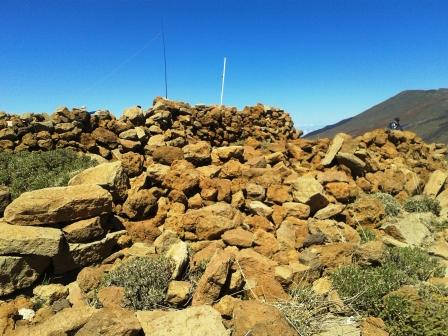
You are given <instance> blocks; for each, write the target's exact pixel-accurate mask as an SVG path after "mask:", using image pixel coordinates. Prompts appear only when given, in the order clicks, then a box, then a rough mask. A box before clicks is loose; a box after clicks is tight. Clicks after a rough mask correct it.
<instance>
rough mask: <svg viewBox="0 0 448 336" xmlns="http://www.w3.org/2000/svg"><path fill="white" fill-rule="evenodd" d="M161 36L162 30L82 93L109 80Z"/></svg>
mask: <svg viewBox="0 0 448 336" xmlns="http://www.w3.org/2000/svg"><path fill="white" fill-rule="evenodd" d="M159 36H160V32H158V33H157V34H155V35H154V37H153V38H151V39H150V40H149V41H148V42H147V43H146V44H145V45H144V46H143V47H142V48H140V49H138V50H137V51H136V52H134V53H133V54H131V55H130V56H129V57H128V58H126V59H124V60H123V61H122V62H121V63H119V64H118V65H117V66H116V67H115V68H113V69H112V70H111V71H109V72H108V73H107V74H106V75H104V76H103V77H101V78H100V79H98V80H97V81H95V82H94V83H93V84H92V85H90V86H89V87H87V88H86V89H84V90H83V91H82V92H81V94H82V95H84V94H86V93H88V92H90V91H91V90H93V89H94V88H96V87H97V86H98V85H100V84H102V83H103V82H105V81H106V80H108V79H109V78H110V77H112V76H113V75H114V74H115V73H117V72H118V71H120V70H121V68H123V67H124V66H125V65H126V64H128V63H129V62H130V61H132V60H133V59H134V58H135V57H137V56H138V55H140V54H141V53H142V52H143V51H144V50H145V49H146V48H148V47H149V46H150V45H151V44H152V42H153V41H155V40H156V39H158V38H159Z"/></svg>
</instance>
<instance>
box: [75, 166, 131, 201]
mask: <svg viewBox="0 0 448 336" xmlns="http://www.w3.org/2000/svg"><path fill="white" fill-rule="evenodd" d="M80 184H97V185H99V186H100V187H103V188H104V189H106V190H108V191H109V192H110V193H111V194H112V195H113V196H114V199H118V200H122V199H124V198H125V197H126V192H127V189H128V186H129V178H128V176H127V175H126V174H125V172H124V169H123V167H122V163H121V161H115V162H107V163H102V164H99V165H98V166H95V167H92V168H88V169H86V170H83V171H82V172H80V173H79V174H77V175H75V176H74V177H72V179H71V180H70V181H69V182H68V185H69V186H74V185H80Z"/></svg>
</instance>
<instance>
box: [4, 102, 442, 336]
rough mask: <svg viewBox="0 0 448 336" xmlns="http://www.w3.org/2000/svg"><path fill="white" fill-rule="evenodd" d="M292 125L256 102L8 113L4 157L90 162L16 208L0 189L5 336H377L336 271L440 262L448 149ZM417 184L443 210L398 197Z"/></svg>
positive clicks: (403, 136)
mask: <svg viewBox="0 0 448 336" xmlns="http://www.w3.org/2000/svg"><path fill="white" fill-rule="evenodd" d="M299 136H300V132H298V131H295V130H294V128H293V125H292V121H291V118H290V117H289V116H288V115H287V114H286V113H285V112H283V111H281V110H278V109H274V108H271V107H267V106H263V105H258V106H256V107H251V108H246V109H245V110H244V111H236V110H235V109H230V108H224V107H219V106H212V107H209V106H195V107H191V106H189V105H187V104H184V103H177V102H172V101H167V100H163V99H160V98H158V99H156V100H155V102H154V106H153V107H152V108H151V109H149V110H148V111H146V112H144V111H143V110H142V109H141V108H138V107H136V108H131V109H128V110H126V111H125V113H124V115H123V116H122V117H121V118H119V119H116V118H115V117H113V116H112V115H111V114H109V113H107V112H97V113H96V114H94V115H90V114H88V113H87V112H85V111H83V110H77V109H74V110H71V111H69V110H68V109H61V110H59V111H57V112H56V113H54V114H53V115H52V116H42V115H28V116H24V117H22V118H20V117H17V116H9V115H1V116H0V148H1V149H3V150H4V151H21V150H39V149H42V150H50V149H54V148H65V147H68V148H72V149H75V150H77V151H80V152H84V153H89V154H88V155H90V156H92V157H95V158H96V159H97V160H98V161H99V162H100V163H99V165H97V166H95V167H93V168H89V169H87V170H84V171H82V172H79V173H78V174H77V175H76V176H74V177H73V178H72V179H71V180H70V182H69V183H68V186H66V187H54V188H46V189H40V190H35V191H31V192H26V193H23V194H22V195H20V196H19V197H18V198H16V199H15V200H13V201H11V200H10V197H9V192H8V190H7V188H4V187H0V216H2V215H3V218H0V265H1V267H0V280H1V282H0V298H1V299H2V300H3V301H0V335H77V336H79V335H143V334H145V335H235V336H245V335H254V336H255V335H258V336H261V335H299V334H300V335H320V336H328V335H369V336H374V335H388V334H389V333H388V332H387V331H386V329H387V328H386V326H385V324H384V322H383V321H382V320H381V319H380V318H379V317H377V316H374V315H372V316H369V315H370V314H365V313H362V314H361V313H359V312H357V311H356V310H355V309H352V307H353V306H354V305H352V303H353V302H351V301H350V300H346V298H344V297H343V296H342V295H341V293H339V292H338V290H337V289H336V288H335V286H334V284H333V283H332V274H333V273H334V272H335V271H336V270H337V269H338V268H340V267H343V266H347V265H357V264H369V265H376V264H378V263H381V258H382V256H383V254H384V253H385V251H386V250H387V248H389V247H393V246H395V247H403V246H412V247H419V248H422V249H424V250H425V251H427V252H428V253H429V254H430V255H432V256H434V257H435V258H437V259H438V261H439V262H440V263H441V264H444V265H448V229H444V228H442V229H441V230H435V229H434V227H435V224H434V223H444V220H446V219H447V216H448V180H447V176H448V168H447V162H446V159H445V156H446V153H447V148H446V146H444V145H440V144H426V143H424V142H423V141H422V140H421V139H420V138H419V137H418V136H417V135H416V134H413V133H410V132H401V131H393V132H389V131H385V130H375V131H372V132H369V133H366V134H364V135H362V136H360V137H357V138H352V137H350V136H348V135H345V134H338V135H336V136H335V138H334V139H332V140H329V139H319V140H316V141H310V140H305V139H301V138H300V137H299ZM386 194H387V195H391V197H390V199H389V198H387V197H386V196H384V195H386ZM381 195H382V196H381ZM414 195H425V197H428V198H431V199H436V200H437V201H438V204H439V205H440V206H439V209H438V211H437V212H436V213H434V212H430V211H426V212H425V211H423V212H414V210H413V208H411V207H410V206H408V207H406V204H409V203H406V202H408V200H409V199H410V198H411V197H412V196H414ZM421 197H423V196H421ZM385 200H386V201H385ZM403 204H404V206H403ZM394 206H396V208H393V207H394ZM391 207H392V208H391ZM367 233H369V234H370V235H373V238H372V239H366V237H367ZM368 240H370V241H368ZM434 275H436V274H434ZM434 275H433V276H431V277H428V279H425V281H426V283H428V284H438V285H440V284H441V285H447V284H448V278H447V277H446V273H445V276H444V274H437V276H434ZM308 290H309V292H307V291H308ZM361 291H362V289H361V288H360V292H361ZM297 293H301V295H304V293H307V294H306V298H305V299H303V298H302V299H300V300H299V299H298V296H297ZM307 300H308V301H307ZM313 300H315V301H313ZM354 300H356V298H354ZM306 302H308V305H307V306H306V305H305V303H306ZM316 307H317V308H319V311H317V310H316ZM305 308H306V309H305ZM288 309H289V311H288ZM300 309H302V310H300ZM313 309H314V310H313ZM291 310H293V312H302V313H303V314H301V316H300V317H299V319H301V321H305V322H306V323H305V324H306V325H303V326H302V325H301V324H300V323H299V322H297V321H296V320H294V318H293V316H294V314H291ZM311 310H313V312H312V313H311ZM307 314H308V315H309V316H308V317H306V315H307ZM296 315H297V314H296ZM301 328H303V329H301ZM307 328H308V329H307ZM305 329H306V332H305V331H304V330H305ZM437 335H439V334H437ZM440 335H442V334H440Z"/></svg>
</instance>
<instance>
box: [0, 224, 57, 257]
mask: <svg viewBox="0 0 448 336" xmlns="http://www.w3.org/2000/svg"><path fill="white" fill-rule="evenodd" d="M61 240H62V231H61V230H59V229H54V228H44V227H32V226H18V225H10V224H6V223H3V222H1V221H0V255H7V254H36V255H41V256H47V257H53V256H55V255H57V254H58V253H59V250H60V247H61Z"/></svg>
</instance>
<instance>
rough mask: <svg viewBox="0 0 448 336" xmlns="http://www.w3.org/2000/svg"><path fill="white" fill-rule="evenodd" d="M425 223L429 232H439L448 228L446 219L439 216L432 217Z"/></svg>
mask: <svg viewBox="0 0 448 336" xmlns="http://www.w3.org/2000/svg"><path fill="white" fill-rule="evenodd" d="M426 225H427V226H428V228H429V230H431V232H440V231H443V230H445V229H448V220H446V219H443V218H441V217H433V218H431V219H429V220H428V221H427V222H426Z"/></svg>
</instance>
